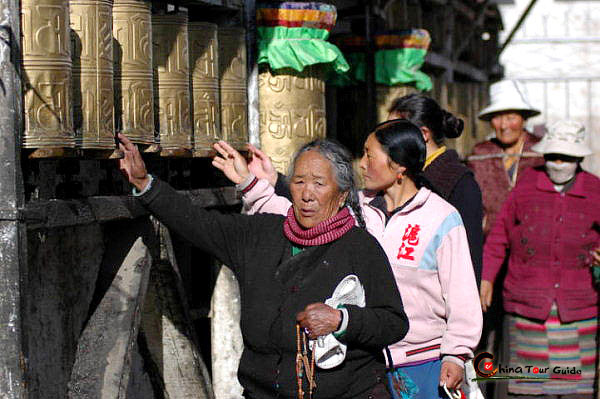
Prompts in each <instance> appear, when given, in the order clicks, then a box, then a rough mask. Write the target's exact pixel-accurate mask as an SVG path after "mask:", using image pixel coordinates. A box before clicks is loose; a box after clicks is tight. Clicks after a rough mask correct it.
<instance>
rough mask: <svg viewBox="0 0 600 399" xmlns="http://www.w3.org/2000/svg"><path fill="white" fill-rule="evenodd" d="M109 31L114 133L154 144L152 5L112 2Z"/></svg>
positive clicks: (124, 0)
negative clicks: (110, 33)
mask: <svg viewBox="0 0 600 399" xmlns="http://www.w3.org/2000/svg"><path fill="white" fill-rule="evenodd" d="M112 31H113V36H114V38H115V43H114V53H113V54H114V75H115V78H114V82H115V113H116V115H115V116H116V129H117V131H120V132H122V133H123V134H125V135H126V136H127V137H129V139H131V141H133V142H134V143H139V144H153V143H155V138H154V97H153V95H152V11H151V3H150V2H148V1H144V0H115V2H114V5H113V28H112Z"/></svg>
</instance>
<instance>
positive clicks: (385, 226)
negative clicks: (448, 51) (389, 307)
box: [213, 119, 482, 399]
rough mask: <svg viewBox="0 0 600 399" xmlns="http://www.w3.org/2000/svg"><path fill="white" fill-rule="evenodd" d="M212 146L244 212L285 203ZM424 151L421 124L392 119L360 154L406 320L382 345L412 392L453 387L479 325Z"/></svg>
mask: <svg viewBox="0 0 600 399" xmlns="http://www.w3.org/2000/svg"><path fill="white" fill-rule="evenodd" d="M215 148H216V149H217V151H218V152H219V153H220V154H221V156H222V158H221V157H217V158H215V159H214V161H213V165H215V166H216V167H217V168H219V169H221V170H223V171H224V172H225V174H226V175H227V176H228V177H229V178H230V179H231V180H232V181H233V182H235V183H236V184H238V188H239V189H240V190H241V191H242V192H243V194H244V203H245V206H246V210H247V211H249V212H251V213H253V212H270V213H285V212H286V211H287V210H288V209H289V206H290V202H289V201H288V200H287V199H286V198H285V197H280V196H277V195H276V194H275V190H274V188H273V187H272V186H271V185H270V184H269V182H268V181H267V180H266V179H260V180H259V179H257V178H256V177H255V176H254V175H253V174H251V173H250V172H249V171H248V168H247V165H246V163H245V161H244V159H243V158H242V157H241V156H240V155H239V153H237V151H235V150H234V149H233V148H231V147H229V146H228V145H227V144H226V143H224V142H220V143H218V144H216V145H215ZM425 154H426V149H425V142H424V140H423V135H422V133H421V131H420V129H419V128H418V127H417V126H415V125H413V124H412V123H410V122H408V121H406V120H404V119H396V120H391V121H387V122H384V123H382V124H380V125H378V126H377V127H376V128H375V129H374V131H373V132H372V133H371V134H370V135H369V137H368V138H367V140H366V142H365V144H364V155H363V157H362V159H361V161H360V168H361V171H362V173H363V177H364V181H365V186H366V188H367V190H365V191H364V192H362V193H361V195H360V198H359V200H360V204H361V209H362V212H363V216H364V220H365V223H366V227H367V230H368V231H369V232H370V233H371V234H372V235H374V236H375V237H376V238H377V240H378V241H379V243H380V244H381V246H382V247H383V249H384V250H385V252H386V254H387V255H388V258H389V261H390V264H391V265H392V270H393V272H394V276H395V279H396V284H397V285H398V288H399V290H400V294H401V295H402V300H403V303H404V307H405V312H406V314H407V316H408V318H409V322H410V327H409V332H408V334H407V335H406V337H405V339H403V340H402V341H400V342H397V343H396V344H394V345H391V346H390V347H389V349H390V351H391V355H392V359H393V363H394V366H395V367H397V368H399V369H400V371H401V372H402V374H403V375H405V376H408V377H409V378H410V379H411V380H412V381H413V382H414V383H415V384H416V386H417V387H418V393H417V395H416V398H417V399H432V398H444V397H445V394H443V393H442V392H443V390H441V391H440V390H439V389H440V386H442V385H446V386H447V387H448V388H450V389H452V388H457V387H459V385H460V384H461V382H462V380H463V375H464V362H465V360H467V359H469V358H471V357H472V356H473V348H475V346H476V345H477V343H478V341H479V338H480V335H481V327H482V315H481V308H480V306H479V297H478V292H477V285H476V282H475V276H474V273H473V267H472V265H471V256H470V253H469V246H468V243H467V237H466V233H465V228H464V226H463V223H462V220H461V218H460V215H459V213H458V212H457V210H456V209H455V208H454V207H452V205H450V204H449V203H447V202H446V201H445V200H443V199H442V198H441V197H439V196H438V195H437V194H435V193H433V192H432V191H431V190H429V189H428V188H427V187H425V186H423V184H422V181H421V178H420V173H421V171H422V169H423V164H424V162H425ZM263 160H264V161H265V163H266V165H265V166H266V167H268V162H267V161H266V160H265V158H264V157H263ZM258 169H259V170H260V169H261V168H258ZM257 173H258V172H257ZM295 183H296V182H295V181H293V180H292V181H290V182H289V184H290V185H293V184H295ZM305 200H306V201H307V203H309V202H310V201H313V200H315V199H313V198H306V199H305Z"/></svg>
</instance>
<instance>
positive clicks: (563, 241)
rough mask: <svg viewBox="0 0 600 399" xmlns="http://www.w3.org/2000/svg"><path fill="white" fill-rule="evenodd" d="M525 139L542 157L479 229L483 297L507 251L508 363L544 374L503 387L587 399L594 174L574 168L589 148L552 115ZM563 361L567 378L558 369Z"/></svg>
mask: <svg viewBox="0 0 600 399" xmlns="http://www.w3.org/2000/svg"><path fill="white" fill-rule="evenodd" d="M532 149H533V150H534V151H537V152H539V153H541V154H542V155H543V157H544V160H545V163H544V165H543V166H539V167H535V168H531V169H529V170H526V171H525V172H524V173H523V174H522V176H521V178H520V180H519V182H518V183H517V185H516V186H515V188H514V189H513V190H512V192H511V193H510V195H509V197H508V200H507V201H506V202H505V203H504V204H503V206H502V210H501V211H500V213H499V214H498V216H497V218H496V223H495V224H494V226H493V227H492V230H491V232H490V233H489V235H488V237H487V240H486V243H485V246H484V254H483V273H482V282H481V301H482V307H483V308H484V309H485V308H486V307H487V306H489V305H490V303H491V297H492V291H493V283H494V280H495V278H496V276H497V275H498V272H499V271H500V269H501V268H502V266H503V264H505V258H506V256H507V255H506V254H507V253H508V266H507V273H506V279H505V280H504V285H503V287H502V288H503V292H502V294H503V295H502V296H503V304H504V309H505V311H506V312H507V315H506V316H505V317H506V324H507V326H508V331H509V334H508V337H505V339H508V353H509V358H508V359H507V360H508V363H509V364H510V365H511V366H523V367H524V366H526V365H534V366H537V367H539V369H540V370H542V369H545V370H548V372H547V373H545V374H544V375H538V376H546V377H550V378H552V379H549V380H546V381H543V382H536V383H535V384H532V383H529V384H527V383H522V382H519V381H515V380H511V381H510V382H509V385H508V392H509V395H508V397H509V398H522V397H529V395H538V396H535V397H536V398H556V397H560V398H577V399H586V398H589V399H592V397H593V392H594V381H595V380H596V378H597V377H596V367H595V365H596V360H597V346H596V333H597V329H598V324H597V322H598V319H597V317H598V308H597V306H598V299H599V297H598V291H597V289H596V287H595V284H594V278H593V273H592V271H591V270H590V267H591V266H596V267H597V266H598V264H599V260H600V229H599V228H598V226H600V207H598V204H599V203H600V179H598V178H597V177H596V176H594V175H592V174H590V173H587V172H585V171H583V170H582V169H581V166H580V164H581V161H582V160H583V157H585V156H587V155H591V154H592V151H591V148H590V144H589V137H588V136H587V135H586V132H585V128H584V127H583V125H581V124H580V123H578V122H574V121H559V122H557V123H555V124H554V125H552V126H551V127H550V129H549V131H548V133H547V134H546V135H545V136H544V138H543V139H542V140H541V141H540V142H539V143H538V144H536V145H534V146H533V147H532ZM567 369H568V370H574V374H573V375H571V376H572V377H574V378H575V379H571V380H568V379H567V380H565V379H557V378H558V377H561V376H563V375H562V374H560V372H559V371H560V370H567ZM563 377H564V376H563ZM539 395H542V396H539Z"/></svg>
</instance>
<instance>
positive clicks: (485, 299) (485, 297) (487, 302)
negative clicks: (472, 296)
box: [479, 280, 494, 312]
mask: <svg viewBox="0 0 600 399" xmlns="http://www.w3.org/2000/svg"><path fill="white" fill-rule="evenodd" d="M493 293H494V283H492V282H491V281H487V280H481V287H480V288H479V300H480V301H481V310H483V311H484V312H487V310H488V309H489V307H490V306H492V295H493Z"/></svg>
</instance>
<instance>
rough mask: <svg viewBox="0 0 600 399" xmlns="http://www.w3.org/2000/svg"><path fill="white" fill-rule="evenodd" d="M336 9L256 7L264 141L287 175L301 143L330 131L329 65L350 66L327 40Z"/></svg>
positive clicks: (335, 67)
mask: <svg viewBox="0 0 600 399" xmlns="http://www.w3.org/2000/svg"><path fill="white" fill-rule="evenodd" d="M336 19H337V11H336V8H335V7H334V6H332V5H330V4H325V3H317V2H288V3H274V2H272V3H264V4H262V5H261V6H259V7H258V8H257V25H258V37H259V41H258V53H259V55H258V62H259V63H260V65H261V69H260V72H261V73H260V75H259V83H258V95H259V104H260V105H259V113H260V142H261V147H262V149H263V150H264V151H265V152H266V153H267V154H268V155H269V156H270V157H271V159H272V160H273V164H274V166H275V168H276V169H277V171H278V172H281V173H287V169H288V167H289V164H290V162H291V161H292V156H293V154H294V153H295V152H296V150H298V148H300V147H301V146H302V145H303V144H306V143H308V142H310V141H312V140H315V139H318V138H324V137H325V135H326V127H327V121H326V117H325V82H324V72H325V70H326V69H328V70H333V71H336V72H340V71H345V70H347V69H348V64H347V63H346V60H345V59H344V57H343V55H342V53H341V52H340V51H339V49H338V48H337V47H335V46H334V45H333V44H331V43H329V42H327V41H326V40H327V38H328V37H329V32H330V30H331V29H332V28H333V26H334V25H335V21H336Z"/></svg>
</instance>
